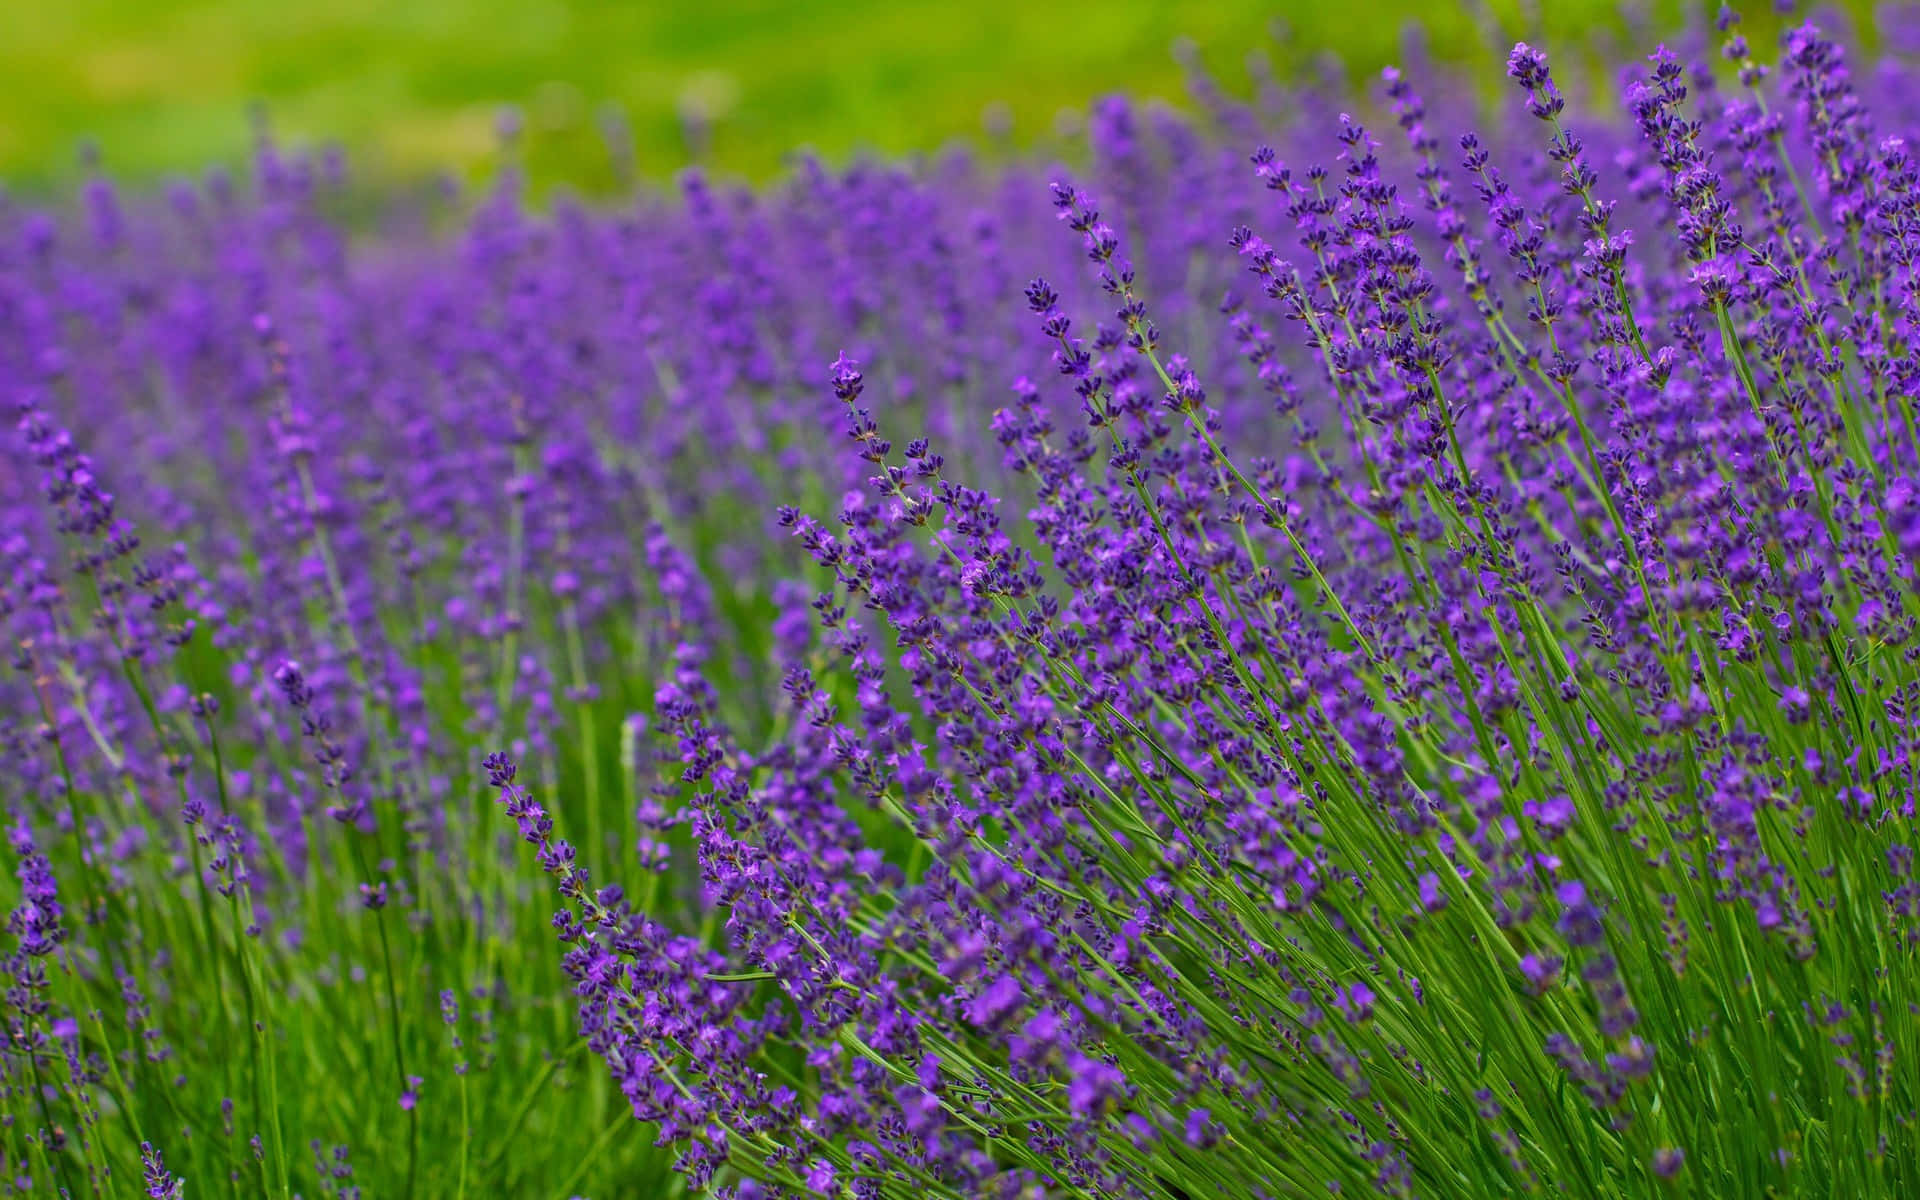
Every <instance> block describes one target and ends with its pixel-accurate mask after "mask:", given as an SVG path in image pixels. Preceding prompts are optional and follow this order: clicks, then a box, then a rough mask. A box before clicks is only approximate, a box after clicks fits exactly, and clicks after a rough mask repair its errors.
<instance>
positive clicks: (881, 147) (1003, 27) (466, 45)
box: [0, 0, 1865, 192]
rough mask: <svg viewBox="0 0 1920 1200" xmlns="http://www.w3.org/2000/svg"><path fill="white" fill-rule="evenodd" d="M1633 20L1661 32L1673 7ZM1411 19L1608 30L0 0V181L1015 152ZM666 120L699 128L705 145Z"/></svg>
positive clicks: (1043, 10)
mask: <svg viewBox="0 0 1920 1200" xmlns="http://www.w3.org/2000/svg"><path fill="white" fill-rule="evenodd" d="M1748 7H1749V8H1754V9H1761V10H1765V9H1768V8H1770V7H1771V6H1770V5H1769V4H1767V3H1764V2H1761V3H1754V4H1751V5H1749V6H1748ZM1850 7H1852V8H1854V9H1855V10H1856V11H1864V10H1865V6H1864V5H1862V4H1860V3H1858V0H1854V2H1853V3H1852V4H1851V5H1850ZM1529 10H1544V11H1536V12H1533V13H1532V15H1529ZM1653 10H1654V11H1655V13H1656V16H1655V18H1654V21H1653V23H1654V24H1655V25H1656V26H1658V27H1662V28H1671V27H1673V26H1674V25H1675V24H1676V23H1677V21H1678V19H1679V17H1680V15H1681V14H1682V13H1683V12H1685V11H1686V5H1684V4H1683V3H1680V2H1677V0H1663V2H1661V3H1657V4H1655V5H1653ZM1697 11H1704V10H1697ZM1276 12H1278V13H1282V14H1283V16H1282V18H1281V21H1282V23H1283V24H1284V26H1285V28H1284V30H1282V31H1281V33H1280V34H1279V36H1276V35H1275V31H1274V28H1273V26H1274V24H1275V22H1274V14H1275V13H1276ZM1414 20H1418V21H1420V22H1421V23H1422V24H1423V26H1424V28H1425V31H1426V33H1425V36H1426V39H1427V41H1428V44H1429V45H1430V46H1431V47H1432V49H1433V51H1434V53H1435V54H1436V55H1437V56H1439V57H1441V58H1443V59H1448V60H1452V61H1456V62H1475V63H1478V64H1480V69H1482V70H1484V71H1486V72H1487V73H1488V74H1489V77H1490V78H1491V77H1493V76H1494V75H1495V73H1497V70H1498V66H1497V64H1498V62H1499V53H1498V51H1497V49H1496V47H1497V46H1498V45H1499V44H1500V42H1501V41H1502V40H1504V39H1510V38H1513V37H1516V36H1541V37H1544V38H1546V39H1547V40H1548V41H1549V42H1550V43H1552V44H1555V45H1557V46H1559V47H1561V48H1563V49H1564V48H1567V47H1568V46H1569V44H1570V43H1575V42H1578V43H1579V44H1582V45H1586V46H1589V47H1592V46H1594V45H1595V44H1596V42H1603V41H1605V40H1607V37H1608V35H1609V34H1613V33H1621V32H1624V31H1625V28H1626V27H1625V25H1624V24H1623V21H1622V18H1621V17H1620V16H1619V14H1618V8H1617V6H1616V5H1615V4H1614V3H1612V2H1611V0H1550V2H1549V3H1539V4H1524V3H1516V2H1515V0H1492V2H1491V3H1476V4H1468V5H1459V4H1453V3H1444V2H1443V3H1433V2H1431V0H1377V2H1375V0H1362V2H1361V3H1345V4H1332V3H1302V2H1300V0H1289V2H1286V3H1282V4H1278V5H1275V4H1271V3H1260V2H1258V0H1203V2H1199V3H1187V2H1182V0H1139V2H1135V3H1112V4H1098V3H1085V2H1078V3H1060V4H1054V3H1034V2H1033V0H941V2H932V3H929V2H927V0H916V2H912V3H901V2H898V0H894V2H889V0H818V2H807V3H797V2H795V0H711V2H708V3H699V4H692V3H685V2H684V0H673V2H657V3H656V2H653V0H635V2H631V3H621V4H608V3H590V2H588V0H532V2H524V0H520V2H511V3H506V2H501V0H200V2H174V3H170V2H167V0H73V2H72V3H67V4H55V3H41V2H36V0H22V2H19V3H12V4H5V5H0V78H4V80H5V81H6V86H5V87H4V88H0V178H4V179H6V180H7V181H8V182H9V183H10V184H11V185H12V186H14V187H15V188H16V189H20V188H24V189H26V190H29V191H32V190H39V189H42V188H45V187H48V186H56V185H58V184H60V183H61V182H63V181H66V180H69V179H71V178H72V177H73V176H74V175H75V174H76V172H77V171H78V165H77V164H78V155H77V150H78V148H79V146H80V145H81V144H82V143H83V141H84V140H85V139H88V138H91V139H93V140H94V141H95V142H97V143H98V145H99V146H100V147H101V149H102V151H103V153H104V156H105V161H106V163H107V165H108V166H109V167H110V168H111V169H112V170H114V171H115V173H116V174H121V175H125V176H131V177H133V178H139V179H150V178H153V177H155V176H159V175H164V174H166V173H169V172H191V171H198V170H200V169H202V168H204V167H205V166H207V165H209V164H211V163H215V162H233V161H236V160H238V159H239V158H240V156H242V155H243V154H244V153H245V150H246V147H247V146H248V144H249V141H250V138H251V132H250V121H249V108H250V105H251V104H252V103H253V102H256V101H258V102H264V103H265V104H266V106H267V108H268V110H269V111H270V113H271V116H272V120H273V124H274V126H275V128H276V129H278V130H279V131H280V132H281V133H282V134H283V135H286V136H288V137H291V138H293V139H295V140H299V141H316V140H329V141H338V142H340V143H341V144H343V145H345V146H346V147H347V148H348V150H349V151H350V154H351V158H352V161H353V163H354V164H355V169H356V171H357V173H358V174H359V175H360V176H361V177H362V178H363V179H367V180H374V181H383V180H394V179H402V178H407V177H417V176H419V175H421V174H424V173H426V172H429V171H432V170H436V169H441V168H446V169H451V170H454V171H457V172H462V173H469V174H471V173H474V172H478V171H484V170H485V169H486V168H487V167H488V165H489V163H490V162H491V160H492V157H493V155H494V153H495V142H494V138H493V132H492V130H493V114H494V113H495V111H496V110H497V109H498V107H499V106H501V105H505V104H512V105H517V106H519V107H520V108H521V109H522V110H523V111H524V112H525V113H526V118H527V121H526V123H527V130H528V133H527V140H526V146H525V153H526V156H527V161H528V165H529V167H530V170H531V171H532V173H533V175H534V176H535V178H536V180H537V181H546V182H550V181H555V180H565V181H567V182H568V183H570V184H572V185H573V186H576V187H579V188H581V189H583V190H586V191H589V192H592V191H603V190H605V189H607V188H609V187H610V186H612V184H613V183H614V181H615V176H614V172H613V169H612V167H611V165H610V162H609V159H608V156H607V153H606V150H605V143H604V141H603V139H602V136H601V133H600V122H599V115H600V114H601V113H602V112H604V111H606V110H608V109H609V108H613V109H617V110H618V111H620V112H621V113H623V114H624V115H625V118H626V120H627V122H628V124H629V126H630V127H631V130H632V135H633V143H634V148H635V154H636V156H637V159H638V163H639V166H640V170H641V171H642V172H643V173H645V174H647V175H651V176H655V177H659V176H663V175H666V174H668V173H670V172H671V171H673V170H675V169H677V168H679V167H681V166H684V165H685V164H687V163H688V162H689V161H693V160H694V159H696V158H698V159H700V160H702V161H708V162H711V163H712V164H713V165H714V166H716V167H718V168H720V169H722V170H724V171H727V172H730V173H737V174H742V175H746V176H749V177H765V176H766V175H768V174H770V173H772V172H774V171H776V170H777V169H778V168H779V165H780V162H781V160H782V158H783V156H785V155H786V154H787V153H789V152H790V151H791V150H792V149H793V148H795V147H799V146H810V147H813V148H815V149H818V150H819V151H821V152H823V153H825V154H827V155H828V156H830V157H834V158H840V157H844V156H846V155H848V154H851V153H855V152H859V151H862V150H872V151H879V152H887V153H900V152H908V151H914V150H928V149H933V148H937V147H938V146H940V145H941V144H943V143H945V142H947V141H949V140H952V139H955V138H978V137H980V135H981V132H982V128H983V115H984V114H985V113H987V112H988V110H989V109H990V108H991V107H994V106H1004V109H1003V111H1004V112H1005V113H1006V114H1007V115H1008V116H1010V117H1011V119H1012V138H1013V141H1014V142H1015V143H1016V144H1019V145H1029V146H1030V145H1034V144H1036V143H1044V142H1045V141H1046V140H1047V139H1048V138H1049V137H1050V136H1051V135H1052V131H1053V129H1054V126H1055V123H1056V118H1057V115H1058V114H1059V113H1060V112H1061V111H1062V110H1063V109H1064V110H1074V109H1079V108H1081V107H1083V106H1084V105H1085V104H1086V102H1087V101H1088V100H1089V99H1091V98H1093V97H1095V96H1097V95H1100V94H1102V93H1104V92H1109V91H1116V90H1126V91H1128V92H1130V93H1132V94H1134V95H1136V96H1141V97H1154V96H1158V97H1163V98H1170V99H1177V98H1179V97H1180V96H1181V94H1182V86H1181V80H1180V69H1179V67H1178V66H1177V64H1176V63H1175V62H1174V60H1173V57H1172V55H1171V53H1170V47H1171V46H1172V44H1173V42H1174V40H1175V39H1176V38H1178V37H1182V36H1184V37H1189V38H1192V39H1193V40H1194V42H1195V43H1196V44H1197V45H1198V46H1199V47H1200V49H1201V52H1202V54H1203V57H1204V58H1205V60H1206V61H1207V62H1208V64H1209V65H1210V66H1211V67H1212V68H1213V69H1214V70H1215V71H1216V72H1217V73H1218V74H1219V75H1220V76H1221V77H1222V78H1223V79H1224V80H1225V81H1226V82H1227V83H1228V85H1229V86H1244V85H1245V84H1246V82H1247V79H1248V76H1247V72H1246V67H1245V60H1246V56H1247V54H1248V52H1249V51H1253V50H1260V51H1262V52H1264V53H1266V54H1268V55H1269V56H1270V58H1271V59H1272V61H1273V63H1274V65H1275V68H1276V69H1277V70H1278V71H1279V72H1281V73H1282V74H1283V75H1285V74H1288V73H1297V72H1298V71H1299V70H1300V69H1301V68H1302V67H1303V66H1304V65H1306V64H1307V63H1309V62H1310V61H1311V59H1312V57H1313V56H1315V55H1318V54H1326V53H1331V54H1334V55H1337V56H1338V57H1339V58H1340V59H1341V60H1342V61H1343V62H1345V63H1346V64H1347V66H1348V68H1349V69H1350V70H1351V71H1354V72H1368V71H1372V70H1376V69H1378V68H1379V67H1380V66H1382V65H1385V64H1386V63H1388V62H1391V61H1394V60H1396V59H1399V58H1401V57H1402V56H1403V49H1404V45H1405V36H1406V35H1405V30H1406V28H1407V26H1408V24H1409V22H1411V21H1414ZM1596 35H1598V36H1596ZM1642 40H1646V39H1645V38H1644V37H1642V38H1636V39H1635V42H1634V44H1638V42H1639V41H1642ZM689 109H699V110H702V111H705V112H707V113H708V114H710V116H711V117H712V124H711V132H710V137H709V139H708V144H707V145H706V146H705V148H704V150H701V149H700V148H698V147H695V146H693V145H691V144H690V142H689V139H688V137H687V134H686V130H685V122H684V121H683V117H682V114H683V113H684V112H685V111H687V110H689Z"/></svg>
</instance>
